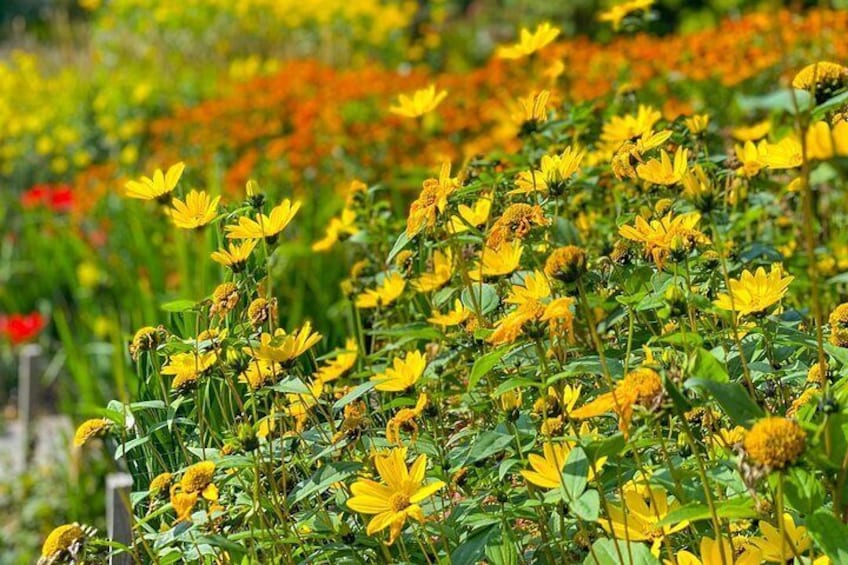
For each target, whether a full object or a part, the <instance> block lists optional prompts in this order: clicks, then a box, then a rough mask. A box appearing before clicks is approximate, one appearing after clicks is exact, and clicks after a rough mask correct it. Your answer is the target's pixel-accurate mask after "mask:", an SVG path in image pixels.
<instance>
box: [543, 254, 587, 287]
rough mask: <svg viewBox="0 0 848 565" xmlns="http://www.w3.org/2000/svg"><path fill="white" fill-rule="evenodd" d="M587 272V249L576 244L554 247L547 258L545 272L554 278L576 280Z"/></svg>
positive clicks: (566, 280)
mask: <svg viewBox="0 0 848 565" xmlns="http://www.w3.org/2000/svg"><path fill="white" fill-rule="evenodd" d="M585 272H586V250H585V249H583V248H582V247H577V246H576V245H566V246H565V247H558V248H556V249H554V250H553V251H552V252H551V254H550V255H548V258H547V259H546V260H545V274H546V275H547V276H549V277H550V278H552V279H559V280H561V281H563V282H566V283H569V282H574V281H576V280H577V279H578V278H580V276H581V275H582V274H583V273H585Z"/></svg>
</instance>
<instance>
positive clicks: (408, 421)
mask: <svg viewBox="0 0 848 565" xmlns="http://www.w3.org/2000/svg"><path fill="white" fill-rule="evenodd" d="M426 406H427V395H426V394H424V393H421V394H419V395H418V400H417V401H416V402H415V406H414V407H413V408H401V409H400V410H398V411H397V414H395V415H394V416H392V417H391V418H390V419H389V421H388V422H386V441H388V442H389V443H393V444H395V445H398V446H400V445H402V442H401V439H400V431H401V429H403V428H408V429H409V430H410V434H411V441H413V442H414V441H415V440H416V439H417V437H418V424H416V423H415V418H417V417H418V416H420V415H421V413H422V412H423V411H424V408H425V407H426Z"/></svg>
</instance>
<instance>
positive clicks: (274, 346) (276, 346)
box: [244, 322, 321, 363]
mask: <svg viewBox="0 0 848 565" xmlns="http://www.w3.org/2000/svg"><path fill="white" fill-rule="evenodd" d="M319 341H321V334H319V333H318V332H313V331H312V324H311V323H310V322H306V323H304V324H303V326H302V327H301V328H300V329H299V330H298V331H296V332H294V333H292V334H287V333H286V330H284V329H282V328H277V329H276V330H275V331H274V335H271V334H269V333H263V334H262V335H261V336H260V337H259V347H258V348H256V350H255V351H253V350H251V348H249V347H245V348H244V352H245V353H247V354H248V355H250V354H254V355H255V356H256V358H257V359H262V360H264V361H273V362H275V363H287V362H289V361H291V360H292V359H296V358H297V357H300V356H301V355H303V354H304V353H306V352H307V351H309V349H311V348H312V346H313V345H315V344H316V343H318V342H319Z"/></svg>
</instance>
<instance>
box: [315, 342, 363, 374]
mask: <svg viewBox="0 0 848 565" xmlns="http://www.w3.org/2000/svg"><path fill="white" fill-rule="evenodd" d="M358 355H359V347H358V346H357V345H356V339H354V338H352V337H349V338H347V339H346V340H345V346H344V349H342V350H338V351H336V358H335V359H333V360H332V361H329V362H327V363H326V364H325V365H323V366H321V367H319V369H318V371H317V372H316V373H315V379H316V380H319V381H321V382H322V383H329V382H332V381H334V380H336V379H338V378H339V377H341V376H342V375H343V374H345V373H346V372H347V371H349V370H350V369H351V368H352V367H353V365H354V364H355V363H356V359H357V357H358Z"/></svg>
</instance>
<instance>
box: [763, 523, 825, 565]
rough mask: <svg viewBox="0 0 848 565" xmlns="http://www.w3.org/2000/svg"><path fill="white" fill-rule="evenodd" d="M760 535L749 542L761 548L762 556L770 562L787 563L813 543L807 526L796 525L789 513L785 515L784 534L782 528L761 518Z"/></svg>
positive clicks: (799, 555)
mask: <svg viewBox="0 0 848 565" xmlns="http://www.w3.org/2000/svg"><path fill="white" fill-rule="evenodd" d="M759 527H760V533H761V534H762V535H761V536H759V537H753V538H751V539H750V540H749V543H750V544H751V545H753V546H754V547H756V548H757V549H759V550H760V553H761V558H762V559H763V560H764V561H767V562H769V563H787V562H789V561H790V560H792V559H793V558H794V557H798V558H800V557H801V555H802V554H803V553H805V552H806V551H807V550H808V549H810V546H811V545H812V543H813V540H812V539H811V538H810V535H809V534H808V533H807V528H805V527H804V526H796V525H795V520H793V519H792V516H791V515H790V514H789V513H786V514H784V515H783V535H781V531H780V528H778V527H777V526H774V525H772V524H769V523H768V522H766V521H763V520H761V521H760V524H759Z"/></svg>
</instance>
